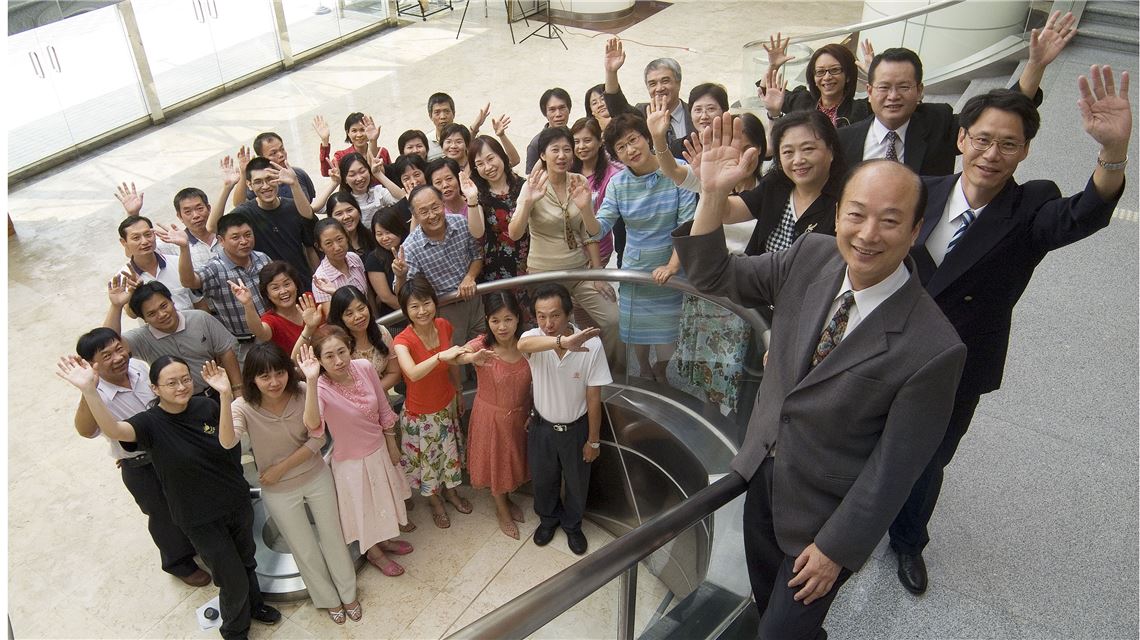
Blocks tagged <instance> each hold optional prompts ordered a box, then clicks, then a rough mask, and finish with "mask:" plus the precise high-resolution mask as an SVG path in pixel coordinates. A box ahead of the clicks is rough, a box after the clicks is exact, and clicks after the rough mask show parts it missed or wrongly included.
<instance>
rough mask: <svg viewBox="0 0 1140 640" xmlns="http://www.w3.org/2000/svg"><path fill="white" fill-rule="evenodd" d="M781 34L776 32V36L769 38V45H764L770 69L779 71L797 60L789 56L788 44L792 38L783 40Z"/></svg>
mask: <svg viewBox="0 0 1140 640" xmlns="http://www.w3.org/2000/svg"><path fill="white" fill-rule="evenodd" d="M781 35H782V34H781V33H780V32H779V31H777V32H776V35H775V36H771V35H770V36H768V44H766V45H763V47H764V51H767V52H768V69H769V70H772V69H779V68H780V67H782V66H784V64H786V63H788V62H791V61H792V60H795V59H796V57H795V56H789V55H788V43H789V42H791V38H790V37H789V38H781Z"/></svg>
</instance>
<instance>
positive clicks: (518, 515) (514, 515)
mask: <svg viewBox="0 0 1140 640" xmlns="http://www.w3.org/2000/svg"><path fill="white" fill-rule="evenodd" d="M507 508H508V509H510V511H511V520H514V521H515V522H526V518H524V517H523V511H522V509H521V508H519V506H518V505H517V504H515V503H513V502H508V503H507Z"/></svg>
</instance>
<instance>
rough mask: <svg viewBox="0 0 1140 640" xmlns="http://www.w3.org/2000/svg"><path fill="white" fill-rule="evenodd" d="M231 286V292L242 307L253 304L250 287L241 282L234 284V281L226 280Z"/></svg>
mask: <svg viewBox="0 0 1140 640" xmlns="http://www.w3.org/2000/svg"><path fill="white" fill-rule="evenodd" d="M226 282H227V283H228V284H229V285H230V291H231V292H233V294H234V297H235V298H237V301H238V302H240V303H241V305H242V306H246V305H251V304H253V294H252V293H250V291H249V287H246V286H245V283H244V282H242V281H241V280H238V281H237V282H234V281H233V280H226Z"/></svg>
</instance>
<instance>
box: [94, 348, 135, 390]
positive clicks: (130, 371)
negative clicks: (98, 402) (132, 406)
mask: <svg viewBox="0 0 1140 640" xmlns="http://www.w3.org/2000/svg"><path fill="white" fill-rule="evenodd" d="M141 376H142V371H140V370H139V369H138V368H136V367H135V359H134V358H131V359H130V361H129V362H128V364H127V384H128V385H130V386H129V387H120V386H119V385H117V384H115V383H113V382H111V381H109V380H107V379H106V378H103V377H100V378H99V383H98V384H97V385H96V387H95V388H96V390H98V391H99V392H100V394H99V395H101V396H103V397H104V398H105V399H107V398H114V397H115V396H116V395H118V394H120V393H133V392H134V390H135V386H137V385H138V383H139V378H140V377H141Z"/></svg>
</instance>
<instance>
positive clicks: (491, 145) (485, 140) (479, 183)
mask: <svg viewBox="0 0 1140 640" xmlns="http://www.w3.org/2000/svg"><path fill="white" fill-rule="evenodd" d="M484 147H486V148H488V149H490V150H491V153H494V154H495V155H497V156H499V159H500V160H502V161H503V172H505V173H506V178H507V188H508V189H510V192H511V194H516V193H517V192H518V191H517V190H518V189H521V188H522V183H523V179H522V178H521V177H520V176H519V175H518V174H517V173H515V170H514V169H512V168H511V161H510V160H509V159H508V158H507V152H506V151H504V150H503V145H501V144H499V141H498V140H496V139H494V138H492V137H490V136H476V138H475V139H474V140H472V141H471V143H470V144H468V145H467V173H468V174H469V175H470V176H471V180H472V181H473V182H474V183H475V186H476V187H479V195H483V194H489V193H491V185H490V184H489V183H488V182H487V180H486V179H485V178H483V176H482V175H480V173H479V172H478V171H477V170H476V169H475V158H476V157H478V156H479V155H480V154H482V153H483V148H484Z"/></svg>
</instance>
